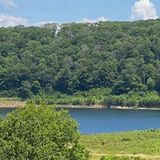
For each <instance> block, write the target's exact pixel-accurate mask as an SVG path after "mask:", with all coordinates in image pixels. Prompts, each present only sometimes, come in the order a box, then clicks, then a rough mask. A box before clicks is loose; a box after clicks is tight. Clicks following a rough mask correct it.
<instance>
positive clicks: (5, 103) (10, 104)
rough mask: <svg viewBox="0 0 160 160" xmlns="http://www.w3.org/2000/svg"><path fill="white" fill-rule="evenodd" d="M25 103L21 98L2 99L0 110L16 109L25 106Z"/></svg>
mask: <svg viewBox="0 0 160 160" xmlns="http://www.w3.org/2000/svg"><path fill="white" fill-rule="evenodd" d="M25 104H26V102H25V101H22V100H21V99H19V98H0V108H3V107H5V108H15V107H18V106H24V105H25Z"/></svg>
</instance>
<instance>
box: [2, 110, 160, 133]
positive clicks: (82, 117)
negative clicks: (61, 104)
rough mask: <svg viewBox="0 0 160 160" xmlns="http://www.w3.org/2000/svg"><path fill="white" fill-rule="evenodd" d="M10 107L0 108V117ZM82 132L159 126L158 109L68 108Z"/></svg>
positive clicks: (120, 130) (128, 129)
mask: <svg viewBox="0 0 160 160" xmlns="http://www.w3.org/2000/svg"><path fill="white" fill-rule="evenodd" d="M11 111H12V110H11V109H0V117H4V116H6V114H7V113H8V112H11ZM69 113H70V114H71V116H72V117H73V118H74V119H75V120H76V121H77V122H78V124H79V126H80V131H81V133H82V134H95V133H106V132H122V131H132V130H146V129H158V128H160V111H148V110H109V109H69Z"/></svg>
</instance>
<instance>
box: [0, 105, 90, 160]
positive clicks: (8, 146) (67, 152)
mask: <svg viewBox="0 0 160 160" xmlns="http://www.w3.org/2000/svg"><path fill="white" fill-rule="evenodd" d="M77 129H78V127H77V124H76V122H75V121H74V120H73V119H72V118H71V117H70V116H69V115H68V113H67V112H66V111H56V110H55V109H54V108H49V107H45V106H40V107H36V106H34V105H32V104H28V105H27V106H26V107H24V108H19V109H17V110H15V111H13V112H12V113H10V114H9V115H8V116H7V117H6V118H5V119H4V120H2V121H0V157H1V159H5V160H11V159H12V160H26V159H29V160H88V158H89V154H88V152H87V151H86V150H85V149H84V148H83V147H82V146H81V145H80V144H79V138H80V134H79V132H78V131H77Z"/></svg>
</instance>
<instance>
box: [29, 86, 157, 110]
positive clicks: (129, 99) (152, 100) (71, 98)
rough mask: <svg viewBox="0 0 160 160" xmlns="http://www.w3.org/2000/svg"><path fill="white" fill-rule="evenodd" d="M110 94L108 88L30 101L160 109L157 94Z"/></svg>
mask: <svg viewBox="0 0 160 160" xmlns="http://www.w3.org/2000/svg"><path fill="white" fill-rule="evenodd" d="M110 92H111V90H110V89H108V88H103V89H92V90H90V91H87V92H78V93H76V94H74V95H67V94H62V93H59V92H55V93H54V94H52V95H43V94H41V95H37V96H34V97H32V98H31V99H30V101H33V102H34V103H36V104H40V103H41V102H45V103H46V104H47V105H52V104H57V105H80V106H91V105H97V106H98V105H99V106H102V107H111V106H127V107H135V108H138V107H146V108H160V96H159V95H158V94H157V93H156V92H148V93H144V92H142V93H135V92H130V93H128V94H123V95H110Z"/></svg>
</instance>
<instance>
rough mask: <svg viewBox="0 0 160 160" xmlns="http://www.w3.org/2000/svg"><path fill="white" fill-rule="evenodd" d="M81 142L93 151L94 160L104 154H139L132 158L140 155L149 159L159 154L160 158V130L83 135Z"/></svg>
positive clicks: (97, 159) (159, 157)
mask: <svg viewBox="0 0 160 160" xmlns="http://www.w3.org/2000/svg"><path fill="white" fill-rule="evenodd" d="M81 143H82V144H83V145H84V146H86V148H87V149H88V150H89V151H90V152H91V154H92V155H93V157H94V158H93V160H99V159H100V157H102V156H103V155H104V156H105V155H106V156H107V155H108V156H109V155H113V156H114V155H115V156H117V155H118V157H119V156H120V157H121V156H125V155H126V156H127V157H128V156H129V157H131V156H133V155H137V157H132V159H135V158H137V159H138V155H141V156H140V157H141V158H147V159H157V157H155V156H158V159H160V130H149V131H134V132H124V133H114V134H97V135H83V136H82V138H81ZM142 155H143V156H142ZM108 159H109V158H108ZM108 159H107V160H108ZM110 159H111V160H112V158H110ZM110 159H109V160H110ZM123 159H124V157H123ZM130 159H131V158H130ZM104 160H106V159H104ZM113 160H119V159H113ZM120 160H121V159H120ZM124 160H125V159H124Z"/></svg>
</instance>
